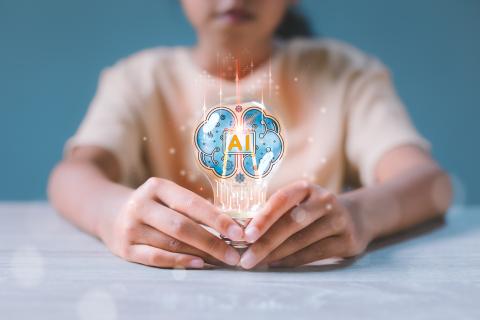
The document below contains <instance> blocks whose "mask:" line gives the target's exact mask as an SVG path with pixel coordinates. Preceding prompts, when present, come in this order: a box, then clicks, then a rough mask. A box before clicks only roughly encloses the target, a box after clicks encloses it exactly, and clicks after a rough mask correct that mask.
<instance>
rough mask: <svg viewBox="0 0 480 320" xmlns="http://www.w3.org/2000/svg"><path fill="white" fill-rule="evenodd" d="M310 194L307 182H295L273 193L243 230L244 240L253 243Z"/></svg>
mask: <svg viewBox="0 0 480 320" xmlns="http://www.w3.org/2000/svg"><path fill="white" fill-rule="evenodd" d="M309 193H310V184H309V183H308V182H307V181H303V180H302V181H297V182H295V183H292V184H290V185H288V186H286V187H285V188H282V189H280V190H278V191H277V192H275V193H274V194H273V195H272V196H271V197H270V199H268V201H267V203H266V204H265V207H264V208H263V209H261V210H260V212H259V213H258V214H257V215H256V216H255V217H254V218H253V219H252V221H250V223H249V224H248V226H247V228H246V229H245V236H244V237H245V240H247V241H248V242H255V241H256V240H257V239H258V238H260V237H261V236H262V235H263V234H264V233H265V232H266V231H267V230H268V228H270V227H271V226H272V225H273V223H275V221H277V220H278V219H279V218H280V217H281V216H282V215H283V214H284V213H285V212H287V211H288V210H290V209H291V208H292V207H294V206H296V205H298V204H299V203H300V202H301V201H302V200H304V199H305V198H306V197H307V196H308V195H309Z"/></svg>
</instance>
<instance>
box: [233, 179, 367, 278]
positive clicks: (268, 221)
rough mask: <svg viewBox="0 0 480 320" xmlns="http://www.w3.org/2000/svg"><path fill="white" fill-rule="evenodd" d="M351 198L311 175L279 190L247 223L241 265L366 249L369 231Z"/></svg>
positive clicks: (289, 262) (293, 262) (298, 261)
mask: <svg viewBox="0 0 480 320" xmlns="http://www.w3.org/2000/svg"><path fill="white" fill-rule="evenodd" d="M348 207H349V206H347V205H346V200H343V199H341V196H340V197H336V196H335V195H334V194H332V193H330V192H328V191H327V190H325V189H322V188H321V187H319V186H317V185H315V184H312V183H309V182H307V181H298V182H295V183H293V184H290V185H288V186H286V187H284V188H282V189H280V190H278V191H277V192H275V193H274V194H273V195H272V196H271V197H270V198H269V200H268V201H267V203H266V205H265V207H264V208H263V209H262V210H261V211H260V212H259V213H258V215H257V216H256V217H254V218H253V219H252V221H251V222H250V223H249V224H248V226H247V228H246V229H245V238H246V240H247V241H248V242H251V243H253V244H252V245H251V246H250V247H249V249H248V250H247V251H246V252H245V253H244V254H243V255H242V258H241V260H240V265H241V267H243V268H245V269H250V268H253V267H254V266H256V265H258V264H259V263H261V265H269V266H282V267H293V266H299V265H303V264H306V263H310V262H313V261H317V260H320V259H325V258H330V257H351V256H355V255H358V254H360V253H361V252H363V251H364V250H365V248H366V246H367V245H368V243H369V242H370V240H371V239H370V236H369V234H368V232H367V231H366V230H365V229H366V228H365V227H364V226H363V224H362V221H361V218H360V216H359V215H358V214H355V212H352V211H353V210H351V209H349V208H348Z"/></svg>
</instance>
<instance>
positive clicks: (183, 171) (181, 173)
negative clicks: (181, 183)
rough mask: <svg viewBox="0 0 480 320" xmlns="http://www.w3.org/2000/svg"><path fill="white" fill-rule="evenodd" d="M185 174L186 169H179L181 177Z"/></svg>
mask: <svg viewBox="0 0 480 320" xmlns="http://www.w3.org/2000/svg"><path fill="white" fill-rule="evenodd" d="M186 174H187V171H185V170H183V169H182V170H180V175H181V176H182V177H184V176H185V175H186Z"/></svg>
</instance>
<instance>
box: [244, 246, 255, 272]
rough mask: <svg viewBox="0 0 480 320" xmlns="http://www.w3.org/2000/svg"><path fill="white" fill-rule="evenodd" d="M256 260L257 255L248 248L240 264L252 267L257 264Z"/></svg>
mask: <svg viewBox="0 0 480 320" xmlns="http://www.w3.org/2000/svg"><path fill="white" fill-rule="evenodd" d="M255 260H256V258H255V255H254V254H253V253H252V252H251V251H248V250H247V252H245V253H244V254H243V255H242V258H241V259H240V266H241V267H242V268H245V269H250V268H251V267H253V266H254V265H255V263H256V261H255Z"/></svg>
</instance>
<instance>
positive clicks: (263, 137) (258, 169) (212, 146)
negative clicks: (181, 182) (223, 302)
mask: <svg viewBox="0 0 480 320" xmlns="http://www.w3.org/2000/svg"><path fill="white" fill-rule="evenodd" d="M242 120H243V125H244V128H245V129H248V130H251V131H253V132H254V134H255V156H254V157H252V155H251V154H245V155H238V156H240V157H242V161H241V163H242V167H243V170H244V171H245V173H246V174H247V175H248V176H250V177H254V178H260V177H264V176H266V175H267V174H268V173H269V172H270V171H271V169H272V167H273V165H274V164H275V163H276V162H277V161H278V159H280V158H281V157H282V155H283V148H284V145H283V140H282V138H281V136H280V126H279V124H278V122H277V121H276V120H275V119H273V118H272V117H268V116H266V115H265V114H264V112H263V111H262V110H261V109H258V108H249V109H247V110H246V111H245V112H244V113H243V119H242ZM236 124H237V119H236V117H235V115H234V114H233V112H232V111H230V110H229V109H227V108H217V109H214V110H212V111H211V112H210V113H209V114H208V115H207V118H206V120H205V121H204V122H203V123H202V125H201V126H200V127H199V128H197V131H196V136H195V143H196V146H197V148H198V149H199V151H200V154H199V160H200V162H201V163H202V165H203V166H204V167H206V168H209V169H211V170H213V171H214V172H215V174H216V175H218V176H223V177H230V176H232V175H233V174H234V173H235V171H236V169H237V168H236V161H235V156H236V155H235V154H224V145H225V144H224V141H223V139H224V135H223V133H224V131H225V130H227V129H231V128H234V127H235V125H236ZM225 157H226V159H225Z"/></svg>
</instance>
